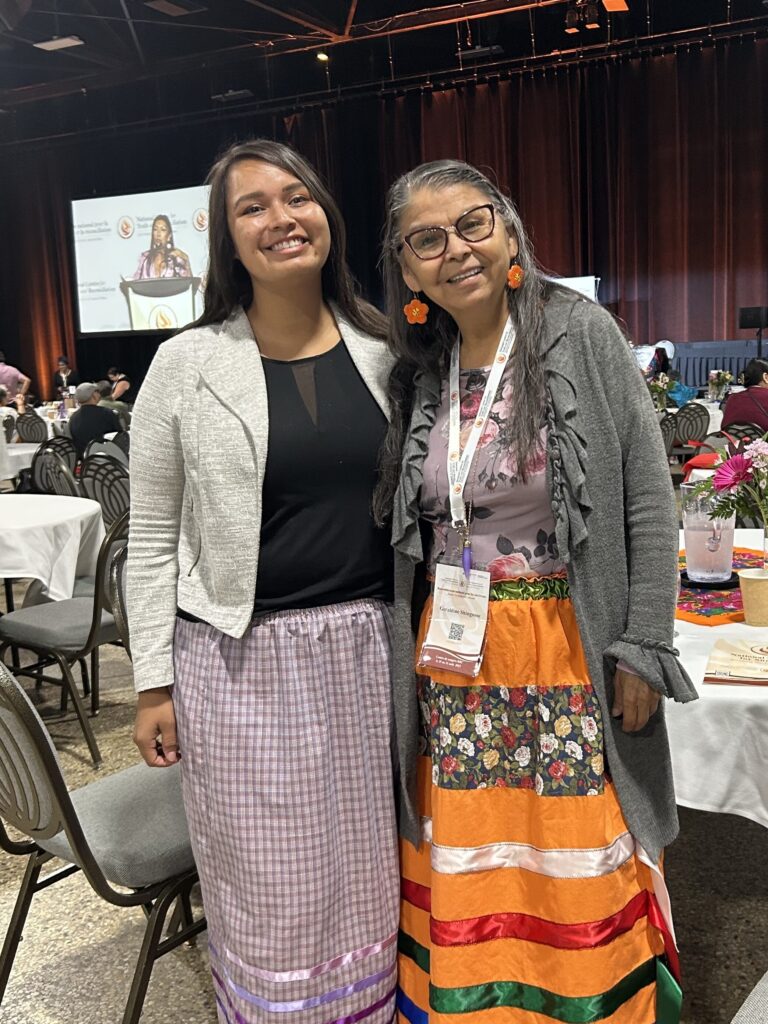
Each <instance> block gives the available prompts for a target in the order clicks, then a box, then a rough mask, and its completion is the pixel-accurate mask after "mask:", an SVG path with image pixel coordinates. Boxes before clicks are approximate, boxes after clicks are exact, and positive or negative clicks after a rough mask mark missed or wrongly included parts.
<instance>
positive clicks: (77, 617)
mask: <svg viewBox="0 0 768 1024" xmlns="http://www.w3.org/2000/svg"><path fill="white" fill-rule="evenodd" d="M127 538H128V513H127V512H126V513H125V515H123V516H121V517H120V519H118V520H117V521H116V522H114V523H113V524H112V526H111V527H110V528H109V530H108V531H107V534H106V536H105V537H104V540H103V541H102V542H101V547H100V548H99V557H98V560H97V562H96V578H95V584H94V588H93V596H91V597H70V598H67V599H66V600H64V601H50V602H47V603H45V604H35V605H32V606H31V607H26V608H21V609H19V610H18V611H14V612H10V613H9V614H7V615H4V616H3V617H2V618H0V662H3V661H4V659H5V652H6V651H7V650H8V648H9V647H11V646H13V647H18V648H21V649H23V650H27V651H32V652H33V653H35V654H37V655H38V659H39V660H38V661H36V662H33V663H32V664H31V665H24V666H22V667H21V668H18V669H15V671H16V674H17V675H19V676H30V677H32V678H34V679H35V680H42V681H43V682H48V683H54V684H56V685H58V686H61V688H62V689H61V711H62V713H63V712H64V711H66V708H67V699H68V697H71V698H72V704H73V705H74V708H75V714H76V715H77V718H78V720H79V722H80V727H81V729H82V730H83V735H84V736H85V741H86V743H87V744H88V749H89V751H90V753H91V758H92V759H93V762H94V764H95V765H96V766H97V767H98V766H99V765H100V764H101V761H102V757H101V751H100V750H99V746H98V743H97V742H96V737H95V736H94V734H93V729H92V728H91V723H90V722H89V720H88V718H87V717H86V714H85V708H84V705H83V701H82V699H81V697H80V693H79V692H78V689H77V684H76V682H75V677H74V675H73V673H72V668H73V666H74V665H75V664H76V663H78V662H79V663H80V670H81V674H82V679H83V693H84V695H85V696H87V695H88V693H89V692H90V697H91V715H92V716H94V715H96V714H98V711H99V647H101V645H102V644H108V643H114V642H115V641H117V640H119V636H118V632H117V627H116V625H115V620H114V617H113V615H112V611H111V606H110V603H109V593H108V589H109V588H108V580H109V563H110V561H111V559H112V558H113V557H114V554H115V552H116V551H117V550H118V543H119V542H125V541H127ZM88 655H90V660H91V672H90V680H89V678H88V671H87V668H86V664H85V659H86V658H87V657H88ZM51 664H55V665H56V666H58V668H59V670H60V671H61V679H58V678H56V677H55V676H48V675H44V674H43V673H42V671H41V669H45V668H47V667H48V666H49V665H51Z"/></svg>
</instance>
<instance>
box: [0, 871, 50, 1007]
mask: <svg viewBox="0 0 768 1024" xmlns="http://www.w3.org/2000/svg"><path fill="white" fill-rule="evenodd" d="M47 860H50V857H49V855H48V854H43V855H41V854H39V853H33V854H32V855H31V856H30V858H29V860H28V861H27V867H26V870H25V872H24V878H23V879H22V882H21V888H20V889H19V895H18V896H17V897H16V906H15V907H14V908H13V914H12V915H11V923H10V924H9V925H8V931H7V932H6V935H5V942H4V943H3V950H2V953H0V1003H2V1001H3V996H4V995H5V989H6V986H7V985H8V978H9V977H10V974H11V970H12V969H13V962H14V960H15V959H16V950H17V949H18V948H19V943H20V942H21V938H22V933H23V932H24V925H25V924H26V920H27V914H28V913H29V907H30V904H31V903H32V897H33V896H34V894H35V885H36V883H37V879H38V878H39V876H40V870H41V869H42V866H43V864H45V862H46V861H47Z"/></svg>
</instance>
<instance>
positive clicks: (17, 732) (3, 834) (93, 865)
mask: <svg viewBox="0 0 768 1024" xmlns="http://www.w3.org/2000/svg"><path fill="white" fill-rule="evenodd" d="M0 779H2V785H0V819H2V821H0V847H1V848H2V849H4V850H5V851H6V852H8V853H16V854H27V855H28V854H29V853H31V852H33V850H31V849H30V848H29V846H28V845H22V844H21V843H18V842H15V841H14V840H12V839H11V838H10V836H9V835H8V833H7V831H6V829H5V826H4V824H3V822H7V823H8V824H9V825H11V826H13V828H15V829H18V831H19V832H22V833H23V834H24V835H25V836H27V837H28V838H29V839H31V840H32V842H37V841H38V840H40V841H41V842H44V841H45V840H46V839H50V838H51V837H52V836H55V835H57V834H58V833H59V832H61V830H62V829H63V830H64V831H65V832H66V835H67V839H68V840H69V845H70V847H71V849H72V854H73V859H74V863H76V864H78V865H79V867H80V868H82V870H83V873H84V874H85V876H86V878H87V879H88V881H89V882H90V884H91V886H92V887H93V888H94V889H95V890H96V892H97V893H98V894H99V895H100V896H102V897H103V898H104V899H107V900H109V901H110V902H111V903H116V904H118V905H124V906H129V905H132V904H135V903H137V902H139V901H140V900H142V898H143V897H142V895H140V894H133V893H125V894H124V893H122V892H117V891H116V890H114V889H113V888H112V886H111V885H110V884H109V882H108V881H107V879H106V878H105V877H104V873H103V872H102V870H101V868H100V867H99V864H98V862H97V860H96V858H95V857H94V855H93V852H92V850H91V848H90V846H89V844H88V840H87V839H86V838H85V835H84V833H83V829H82V826H81V824H80V819H79V818H78V816H77V812H76V811H75V808H74V806H73V804H72V799H71V797H70V795H69V792H68V790H67V785H66V782H65V781H64V776H63V775H62V773H61V767H60V765H59V761H58V757H57V755H56V750H55V749H54V746H53V743H52V742H51V738H50V736H49V734H48V731H47V729H46V728H45V726H44V725H43V721H42V719H41V718H40V715H39V714H38V713H37V711H36V710H35V708H34V706H33V704H32V702H31V701H30V699H29V697H27V695H26V693H25V692H24V690H23V689H22V687H21V686H20V685H19V683H18V682H17V680H16V679H15V678H14V677H13V676H12V675H11V673H10V672H9V671H8V669H7V668H6V667H5V665H3V664H2V663H1V662H0Z"/></svg>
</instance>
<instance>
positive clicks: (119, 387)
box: [107, 366, 134, 405]
mask: <svg viewBox="0 0 768 1024" xmlns="http://www.w3.org/2000/svg"><path fill="white" fill-rule="evenodd" d="M107 377H108V378H109V380H110V381H111V382H112V394H111V395H110V398H111V399H112V401H113V402H117V401H120V402H127V403H128V404H130V405H133V398H134V395H133V388H132V387H131V382H130V380H129V379H128V377H126V375H125V374H124V373H123V371H122V370H118V368H117V367H116V366H110V368H109V369H108V370H107Z"/></svg>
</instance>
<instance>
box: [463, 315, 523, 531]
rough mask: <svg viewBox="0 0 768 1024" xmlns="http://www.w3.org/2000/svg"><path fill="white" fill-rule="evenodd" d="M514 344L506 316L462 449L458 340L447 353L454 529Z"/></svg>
mask: <svg viewBox="0 0 768 1024" xmlns="http://www.w3.org/2000/svg"><path fill="white" fill-rule="evenodd" d="M514 343H515V328H514V327H513V325H512V318H511V317H508V318H507V323H506V326H505V327H504V333H503V334H502V336H501V340H500V341H499V347H498V348H497V349H496V355H495V356H494V357H493V366H492V367H491V372H490V373H489V374H488V381H487V383H486V385H485V393H484V394H483V400H482V402H481V403H480V408H479V409H478V412H477V416H476V417H475V422H474V423H473V425H472V430H471V431H470V434H469V437H468V438H467V443H466V445H465V446H464V450H463V451H462V450H461V395H460V393H459V342H458V340H457V342H456V344H455V345H454V346H453V351H452V352H451V373H450V378H449V388H450V392H449V393H450V403H451V404H450V419H449V433H448V493H449V495H450V500H451V518H452V520H453V526H454V528H455V529H458V528H459V527H464V526H466V518H467V516H466V509H465V505H464V487H465V486H466V483H467V477H468V476H469V470H470V467H471V466H472V459H473V458H474V456H475V449H476V448H477V444H478V441H479V440H480V438H481V437H482V435H483V431H484V430H485V424H486V423H487V421H488V414H489V413H490V411H491V406H492V405H493V403H494V402H495V401H496V392H497V391H498V388H499V383H500V382H501V375H502V373H503V372H504V367H505V366H506V365H507V360H508V359H509V353H510V352H511V351H512V346H513V345H514Z"/></svg>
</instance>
